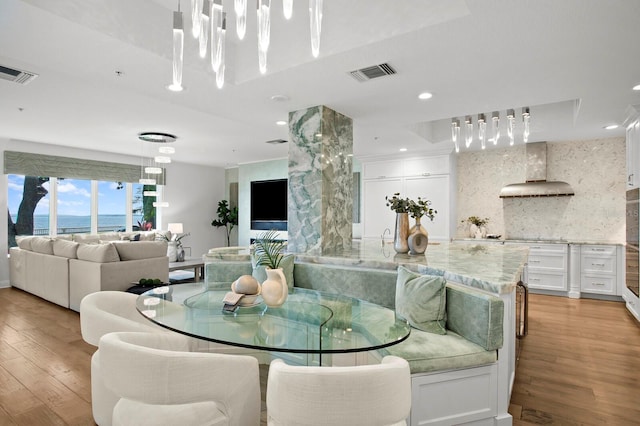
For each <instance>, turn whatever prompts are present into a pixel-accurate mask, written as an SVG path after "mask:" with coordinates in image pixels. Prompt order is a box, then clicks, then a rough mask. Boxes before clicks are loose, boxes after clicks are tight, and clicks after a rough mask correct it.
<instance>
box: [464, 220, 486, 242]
mask: <svg viewBox="0 0 640 426" xmlns="http://www.w3.org/2000/svg"><path fill="white" fill-rule="evenodd" d="M462 223H468V224H469V236H470V237H471V238H484V237H486V236H487V229H486V227H485V225H486V224H487V223H489V218H488V217H485V218H481V217H478V216H469V217H468V218H466V219H463V220H462Z"/></svg>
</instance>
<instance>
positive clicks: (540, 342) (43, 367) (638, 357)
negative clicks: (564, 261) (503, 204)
mask: <svg viewBox="0 0 640 426" xmlns="http://www.w3.org/2000/svg"><path fill="white" fill-rule="evenodd" d="M529 304H530V305H529V335H528V336H527V337H526V338H525V339H524V341H523V345H522V352H521V356H520V360H519V362H518V367H517V371H516V383H515V386H514V391H513V395H512V398H511V403H512V404H511V408H510V412H511V414H512V415H513V416H514V425H529V424H558V425H637V424H640V326H638V324H637V323H636V322H635V320H634V319H633V318H632V317H631V315H630V314H629V313H628V312H627V311H626V309H625V308H624V305H623V304H622V303H618V302H605V301H600V300H598V301H596V300H589V299H580V300H574V299H567V298H563V297H553V296H542V295H531V296H530V301H529ZM93 351H94V348H93V347H92V346H91V345H88V344H86V343H85V342H84V341H83V340H82V338H81V336H80V324H79V316H78V314H77V313H76V312H73V311H70V310H68V309H64V308H61V307H59V306H57V305H54V304H51V303H49V302H45V301H43V300H42V299H39V298H37V297H35V296H32V295H30V294H28V293H24V292H22V291H20V290H16V289H11V288H8V289H0V425H29V426H38V425H93V424H94V423H93V419H92V417H91V403H90V398H91V390H90V389H91V386H90V368H89V364H90V357H91V354H92V353H93ZM266 376H267V371H266V369H264V368H262V369H261V382H262V386H263V388H264V386H265V382H266V380H265V379H266ZM263 390H264V389H263Z"/></svg>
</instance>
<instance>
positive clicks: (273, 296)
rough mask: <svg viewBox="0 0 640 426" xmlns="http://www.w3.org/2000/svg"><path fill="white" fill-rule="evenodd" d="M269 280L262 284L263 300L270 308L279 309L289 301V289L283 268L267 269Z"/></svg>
mask: <svg viewBox="0 0 640 426" xmlns="http://www.w3.org/2000/svg"><path fill="white" fill-rule="evenodd" d="M266 272H267V279H266V280H265V281H264V282H263V283H262V300H264V303H265V305H267V306H268V307H270V308H277V307H278V306H282V304H283V303H284V302H285V300H287V296H288V294H289V287H288V286H287V279H286V278H285V277H284V273H283V272H282V268H278V269H269V268H267V269H266Z"/></svg>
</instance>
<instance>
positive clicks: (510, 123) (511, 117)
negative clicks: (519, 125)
mask: <svg viewBox="0 0 640 426" xmlns="http://www.w3.org/2000/svg"><path fill="white" fill-rule="evenodd" d="M515 124H516V112H515V111H514V110H512V109H508V110H507V136H508V137H509V145H513V143H514V142H515V138H514V135H513V128H514V126H515Z"/></svg>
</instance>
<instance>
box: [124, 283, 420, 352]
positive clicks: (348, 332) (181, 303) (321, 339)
mask: <svg viewBox="0 0 640 426" xmlns="http://www.w3.org/2000/svg"><path fill="white" fill-rule="evenodd" d="M185 286H186V287H185ZM178 287H179V290H178ZM227 291H228V290H227V289H224V290H215V289H211V290H209V289H206V288H204V286H202V285H196V284H181V285H178V286H173V285H171V286H164V287H157V288H154V289H151V290H149V291H147V292H145V293H143V294H142V295H140V296H139V297H138V300H137V302H136V307H137V309H138V311H139V312H140V313H141V314H142V315H143V316H145V317H146V318H147V319H149V320H150V321H153V322H154V323H156V324H158V325H160V326H162V327H165V328H167V329H170V330H173V331H175V332H178V333H181V334H185V335H188V336H191V337H196V338H199V339H204V340H208V341H212V342H217V343H223V344H227V345H232V346H239V347H244V348H252V349H259V350H267V351H275V352H292V353H306V354H319V361H320V364H321V363H322V354H336V353H348V352H362V351H370V350H375V349H380V348H384V347H387V346H391V345H395V344H397V343H400V342H402V341H403V340H405V339H406V338H407V337H408V336H409V333H410V327H409V324H408V323H407V321H406V320H405V319H404V318H402V317H400V316H398V315H396V313H395V312H394V311H393V310H391V309H388V308H385V307H383V306H379V305H376V304H374V303H370V302H366V301H364V300H360V299H356V298H353V297H348V296H344V295H335V294H328V293H322V292H319V291H315V290H308V289H302V288H297V287H296V288H294V289H293V290H292V291H291V292H290V294H289V296H288V298H287V301H286V302H285V303H284V305H282V306H281V307H279V308H269V307H267V306H266V305H265V304H264V303H263V302H262V301H261V299H260V298H258V300H257V302H258V303H256V304H254V305H251V306H246V307H239V308H238V309H237V310H236V311H235V312H233V313H229V312H224V311H223V310H222V306H223V302H222V299H223V298H224V296H225V294H226V293H227ZM169 294H171V297H167V295H169Z"/></svg>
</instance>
